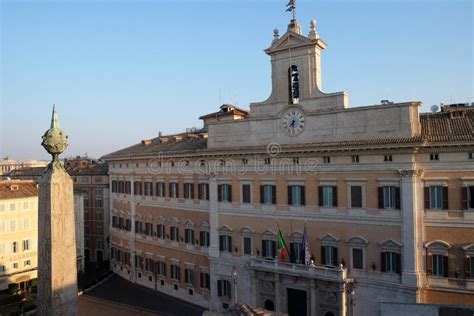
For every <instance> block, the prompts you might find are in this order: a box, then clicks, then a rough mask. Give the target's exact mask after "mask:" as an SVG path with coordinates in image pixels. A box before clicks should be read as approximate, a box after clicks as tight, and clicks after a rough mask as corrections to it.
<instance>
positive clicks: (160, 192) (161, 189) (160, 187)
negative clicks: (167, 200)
mask: <svg viewBox="0 0 474 316" xmlns="http://www.w3.org/2000/svg"><path fill="white" fill-rule="evenodd" d="M156 196H160V197H163V196H165V183H164V182H161V181H160V182H157V183H156Z"/></svg>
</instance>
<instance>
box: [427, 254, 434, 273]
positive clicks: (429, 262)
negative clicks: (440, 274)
mask: <svg viewBox="0 0 474 316" xmlns="http://www.w3.org/2000/svg"><path fill="white" fill-rule="evenodd" d="M432 272H433V256H432V255H426V273H427V274H428V275H430V274H431V273H432Z"/></svg>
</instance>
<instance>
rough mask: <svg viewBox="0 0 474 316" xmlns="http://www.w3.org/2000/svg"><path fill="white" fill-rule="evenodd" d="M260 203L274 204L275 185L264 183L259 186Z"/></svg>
mask: <svg viewBox="0 0 474 316" xmlns="http://www.w3.org/2000/svg"><path fill="white" fill-rule="evenodd" d="M260 203H262V204H276V186H275V185H271V184H265V185H261V186H260Z"/></svg>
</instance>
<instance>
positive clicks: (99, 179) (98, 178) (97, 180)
mask: <svg viewBox="0 0 474 316" xmlns="http://www.w3.org/2000/svg"><path fill="white" fill-rule="evenodd" d="M94 181H95V183H101V182H102V177H101V176H96V177H95V179H94Z"/></svg>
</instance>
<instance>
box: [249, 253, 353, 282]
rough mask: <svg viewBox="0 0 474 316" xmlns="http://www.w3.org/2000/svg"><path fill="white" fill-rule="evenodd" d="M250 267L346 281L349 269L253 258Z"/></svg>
mask: <svg viewBox="0 0 474 316" xmlns="http://www.w3.org/2000/svg"><path fill="white" fill-rule="evenodd" d="M250 268H252V269H255V270H260V271H268V272H274V273H281V274H287V275H293V276H301V277H307V278H315V279H316V278H317V279H326V280H331V281H341V282H342V281H344V280H345V278H346V277H347V270H346V269H341V268H339V267H337V268H336V267H334V268H330V267H323V266H315V265H313V266H310V265H303V264H296V263H287V262H278V261H277V260H266V259H252V260H251V261H250Z"/></svg>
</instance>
